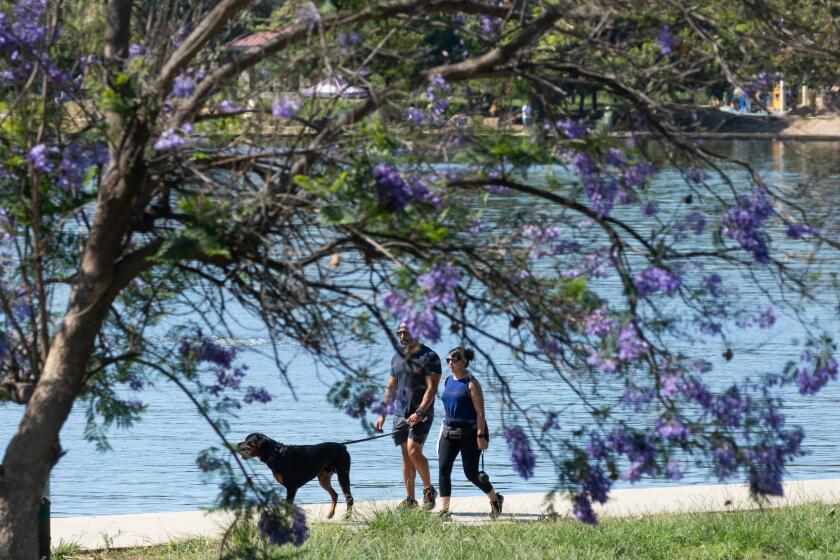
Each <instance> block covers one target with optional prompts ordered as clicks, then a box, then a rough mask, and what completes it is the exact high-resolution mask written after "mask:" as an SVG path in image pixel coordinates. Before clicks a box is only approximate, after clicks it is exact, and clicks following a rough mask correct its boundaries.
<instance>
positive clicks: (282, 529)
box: [257, 506, 309, 546]
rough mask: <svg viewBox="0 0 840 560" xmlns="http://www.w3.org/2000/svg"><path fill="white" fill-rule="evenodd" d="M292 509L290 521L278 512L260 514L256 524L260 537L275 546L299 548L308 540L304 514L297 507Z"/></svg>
mask: <svg viewBox="0 0 840 560" xmlns="http://www.w3.org/2000/svg"><path fill="white" fill-rule="evenodd" d="M292 508H293V509H292V513H291V516H290V517H291V518H290V519H286V518H285V517H284V516H282V515H281V513H280V512H279V511H273V512H265V511H264V512H262V513H261V514H260V519H259V521H258V522H257V529H258V530H259V532H260V536H261V537H262V538H264V539H266V540H268V542H269V543H271V544H273V545H277V546H281V545H284V544H287V543H290V544H293V545H294V546H301V545H302V544H303V543H304V542H306V540H307V539H308V538H309V529H308V528H307V526H306V514H305V513H304V511H303V510H302V509H301V508H299V507H297V506H292Z"/></svg>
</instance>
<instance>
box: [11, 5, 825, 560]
mask: <svg viewBox="0 0 840 560" xmlns="http://www.w3.org/2000/svg"><path fill="white" fill-rule="evenodd" d="M791 4H796V5H799V4H803V3H802V2H786V1H782V0H779V1H777V2H769V3H767V2H743V3H734V4H733V3H731V2H730V3H719V2H710V1H700V2H692V3H690V5H689V3H684V2H681V1H678V0H677V1H662V2H660V1H645V2H636V1H619V0H585V1H582V2H581V1H565V0H558V1H555V2H550V1H543V0H535V1H532V2H516V3H512V4H509V3H504V2H498V1H495V0H490V1H487V2H484V1H481V0H398V1H385V2H357V1H355V0H346V1H341V2H324V3H323V4H322V3H317V2H316V3H312V2H308V1H305V2H304V1H298V2H285V3H284V2H275V1H268V0H266V1H262V2H251V1H248V0H222V1H219V2H195V1H192V0H179V1H167V2H150V1H145V0H108V2H107V3H105V5H104V6H100V5H98V4H92V3H84V2H77V1H75V0H66V1H63V2H62V1H55V2H52V1H51V2H46V1H44V0H20V1H8V0H4V1H2V2H0V78H1V79H0V196H1V197H2V210H1V211H0V228H2V238H0V253H1V254H2V259H3V268H2V271H0V278H2V286H0V305H2V307H0V321H2V325H3V329H2V330H0V383H2V391H0V399H2V400H5V401H10V402H13V403H18V404H21V405H24V406H25V407H26V411H25V414H24V416H23V419H22V420H21V422H20V425H19V427H18V429H17V432H16V434H15V436H14V437H13V439H12V440H11V442H10V443H9V445H8V447H7V448H6V450H5V454H4V456H3V465H2V470H0V558H16V559H27V558H35V557H36V556H37V540H36V531H35V521H36V509H37V504H38V497H39V495H40V490H41V488H42V487H43V485H44V482H45V481H46V480H47V478H48V476H49V472H50V469H51V468H52V467H53V465H54V464H55V463H56V462H57V461H58V460H60V456H61V447H60V443H59V434H60V431H61V427H62V425H63V423H64V422H65V420H66V419H67V417H68V414H69V413H70V410H71V407H73V406H74V404H75V405H76V406H86V407H87V408H88V419H89V425H88V435H89V437H90V438H91V439H94V440H96V441H97V442H98V443H99V444H100V445H102V446H107V439H106V437H105V431H104V430H105V428H107V426H108V425H109V424H111V423H114V422H116V423H118V424H120V425H130V424H131V422H132V421H133V420H135V419H137V418H138V417H139V415H141V414H142V411H143V403H142V394H143V393H142V391H143V389H144V387H146V386H148V385H149V384H152V383H156V382H167V383H173V384H174V385H176V386H177V387H179V388H180V389H182V390H184V391H185V392H187V393H188V394H189V395H190V397H191V398H192V399H193V402H194V403H195V405H196V406H197V407H198V409H199V410H200V411H201V413H202V414H203V415H204V416H205V417H206V418H207V420H208V421H209V422H211V423H212V425H213V426H214V428H215V429H216V430H217V431H218V433H219V435H220V436H221V437H222V438H223V437H224V434H225V422H224V414H225V413H226V412H227V411H229V410H231V409H235V408H236V407H238V406H240V403H241V402H246V403H252V402H265V401H267V400H269V399H270V398H271V397H270V395H268V394H267V393H266V392H265V391H264V390H263V389H262V388H260V387H254V386H249V385H248V383H247V371H246V369H245V368H244V367H243V366H241V365H239V363H238V362H237V355H236V349H235V348H229V347H221V346H219V345H217V344H216V343H215V342H214V337H217V336H220V335H223V334H224V333H225V332H226V330H225V325H226V320H227V318H228V315H227V309H228V305H229V304H230V303H231V302H236V304H237V305H239V306H242V307H244V308H245V309H247V310H250V311H252V312H253V313H254V314H256V315H257V316H259V317H260V318H261V319H262V320H263V322H264V323H265V327H266V330H267V332H268V333H269V335H270V337H271V338H272V340H274V341H279V340H283V341H287V342H288V341H293V342H295V343H297V344H298V345H300V347H301V348H303V349H305V350H306V351H308V352H310V353H311V354H312V355H313V356H315V357H316V358H317V359H319V360H321V361H322V362H324V363H326V364H329V365H331V366H333V367H335V368H336V369H338V370H340V371H343V372H345V373H346V381H345V382H343V383H342V384H340V386H337V387H336V388H335V389H334V391H333V392H332V393H331V398H332V400H333V401H334V402H335V403H336V404H337V405H338V406H341V407H344V408H346V410H347V412H348V413H349V414H351V415H352V416H354V417H357V418H362V420H364V419H365V417H366V415H367V414H368V413H369V412H370V411H372V410H379V409H381V408H387V405H388V403H380V402H378V397H377V395H379V394H380V393H379V389H378V387H377V389H376V390H375V391H374V390H373V387H374V385H379V384H378V383H377V384H374V382H373V380H372V378H371V377H370V375H369V374H368V373H367V371H368V366H369V365H370V364H367V363H361V362H356V361H354V358H353V357H351V356H347V355H346V354H345V353H343V352H341V349H342V348H343V347H344V346H345V345H346V344H347V343H348V342H350V341H352V342H353V343H370V342H372V341H373V340H374V338H375V337H377V333H379V332H390V331H391V330H392V328H393V325H394V324H395V323H396V321H405V322H406V323H407V324H408V326H409V329H410V330H411V331H412V333H414V334H415V335H416V336H418V337H422V338H424V339H426V340H430V341H432V342H434V341H435V340H438V339H439V337H440V335H441V330H442V329H451V330H452V332H453V333H458V336H459V337H460V338H461V339H462V340H463V342H464V343H465V344H469V345H471V346H474V347H475V348H476V349H477V351H478V353H479V354H480V355H482V356H483V358H484V359H485V360H486V363H487V364H488V366H489V369H490V374H491V375H493V376H494V377H495V381H496V382H497V383H498V384H499V385H500V386H501V387H503V388H505V387H509V385H508V382H509V379H508V378H507V377H506V376H505V373H504V372H503V371H501V370H499V369H498V368H497V367H496V365H495V362H494V359H493V356H492V355H490V354H489V353H488V352H487V351H486V350H484V349H485V348H487V347H488V345H489V344H493V345H496V346H497V347H498V346H502V347H506V348H508V349H509V350H510V353H509V355H510V356H512V357H513V360H514V361H515V363H516V364H517V367H518V368H519V369H520V370H521V371H523V372H526V373H527V372H533V373H534V375H535V376H537V375H542V376H544V375H547V373H546V372H551V375H552V376H554V377H555V378H558V379H562V380H563V381H564V382H565V383H566V384H567V386H568V388H569V390H570V391H574V392H575V393H576V394H577V396H578V398H579V399H580V402H581V403H582V404H583V405H584V408H585V410H587V411H588V413H589V418H588V420H586V421H582V422H581V426H580V428H579V429H577V430H574V431H569V430H567V429H562V430H561V429H559V426H558V422H557V412H558V411H557V410H556V408H554V407H553V406H552V400H551V395H546V402H545V403H543V404H542V406H541V407H540V409H538V410H537V409H526V408H524V407H522V406H520V405H519V404H518V403H517V402H516V401H515V400H514V399H513V398H512V397H510V395H509V394H508V393H507V392H505V393H504V394H503V396H504V397H506V405H507V409H506V415H505V427H504V429H503V435H504V437H505V439H506V440H507V443H508V445H509V446H510V450H511V459H512V461H513V462H514V465H515V467H516V468H517V470H518V471H519V472H520V473H521V474H522V476H524V477H528V476H530V475H531V474H532V473H533V468H534V464H535V460H536V457H537V454H542V455H543V456H545V457H547V458H550V459H551V460H552V461H553V462H554V464H555V465H556V467H557V487H556V489H557V490H561V491H565V492H568V493H569V494H570V495H571V497H572V499H573V503H574V510H573V511H574V514H575V515H576V516H577V517H578V518H579V519H581V520H582V521H585V522H594V520H595V518H594V513H593V508H592V505H593V502H600V503H603V502H604V501H606V500H607V498H608V494H609V490H610V487H611V485H612V483H613V481H615V480H616V479H618V478H619V477H623V478H625V479H628V480H631V481H632V480H638V479H639V478H641V477H667V478H672V479H673V478H679V477H680V476H681V473H682V469H683V468H684V467H683V465H685V464H686V461H690V463H691V464H693V465H697V466H700V467H701V468H706V469H709V470H710V471H712V472H714V474H715V475H716V476H717V477H719V478H720V479H721V480H726V479H731V478H733V477H743V478H745V479H746V480H747V481H748V482H749V484H750V488H751V489H752V491H753V492H754V493H755V494H756V495H768V494H769V495H778V494H781V493H782V485H781V482H782V476H783V473H784V468H785V465H786V463H788V462H789V461H790V460H791V459H792V458H794V457H796V456H798V455H799V454H801V453H802V451H803V447H802V444H803V438H804V432H803V430H802V429H801V428H799V427H796V426H790V425H787V424H786V423H785V418H784V414H783V410H782V403H781V400H780V397H779V395H780V394H781V393H782V392H783V391H784V389H785V387H786V386H795V387H796V388H797V389H798V391H799V392H800V393H802V394H803V395H809V396H810V395H813V394H814V393H817V392H818V391H819V389H820V388H821V387H822V386H823V385H824V384H825V383H827V382H828V381H829V380H831V379H834V378H835V377H836V375H837V363H836V360H835V357H834V352H835V347H834V342H833V340H832V338H831V337H830V336H829V334H828V333H824V332H821V331H820V330H819V328H817V326H814V325H812V324H810V323H809V317H808V316H807V310H808V309H809V307H808V306H807V305H806V304H807V302H810V301H813V300H814V299H815V298H816V297H817V296H819V295H820V294H825V293H836V289H837V286H836V285H834V284H833V283H834V282H836V279H832V278H830V277H827V276H825V275H820V274H819V269H818V266H817V265H815V264H814V263H815V262H816V263H820V262H826V259H828V258H832V257H830V256H827V255H831V254H832V252H833V251H834V250H835V249H836V248H837V231H836V230H837V226H836V221H832V216H831V214H830V210H831V208H830V206H829V205H826V206H825V207H822V210H819V211H824V212H823V214H815V212H818V210H811V211H807V210H806V209H805V208H806V207H805V206H803V205H800V204H798V203H797V200H795V199H793V198H792V197H787V196H783V193H780V192H777V189H776V188H775V187H774V185H772V184H768V183H767V182H765V180H764V179H763V178H762V177H761V176H760V175H759V174H757V173H753V174H752V175H751V177H752V185H751V186H750V188H748V189H744V188H743V187H740V188H738V187H736V186H735V184H734V183H733V182H731V181H729V180H728V177H727V175H726V173H725V169H731V165H730V164H731V163H732V162H730V161H728V160H729V158H728V157H727V156H726V155H723V154H717V153H714V151H713V150H711V149H709V148H707V147H705V145H704V144H702V143H700V142H695V141H692V140H691V139H690V138H689V137H687V136H686V134H684V132H683V131H684V130H686V128H687V127H688V128H690V127H691V124H690V123H691V122H692V118H691V116H692V113H693V111H694V109H693V108H692V107H691V106H690V105H688V102H689V101H691V100H693V99H697V98H698V92H703V91H710V88H714V87H721V86H722V85H726V84H728V85H729V86H730V87H734V86H736V85H737V86H741V87H742V88H744V89H746V90H748V91H755V90H757V89H761V88H764V87H766V86H767V84H768V83H769V82H771V81H772V80H773V77H774V74H776V73H778V72H782V71H787V70H786V69H785V68H781V67H779V65H780V64H784V63H785V62H786V61H790V60H800V59H803V58H807V59H808V60H809V61H810V62H811V67H813V68H820V69H823V70H824V71H825V73H826V76H835V75H836V73H837V68H838V60H837V53H838V52H840V51H837V50H836V48H835V46H834V44H833V42H834V41H836V37H837V34H836V33H833V32H831V30H832V29H833V22H834V19H833V17H834V14H833V13H831V12H830V11H828V10H829V8H825V7H823V6H822V4H820V3H816V2H814V3H805V4H808V9H807V10H804V9H803V10H802V11H797V10H794V9H788V8H790V5H791ZM812 4H813V5H812ZM797 14H801V17H800V16H798V15H797ZM813 22H820V26H819V29H818V30H816V31H815V30H814V29H813ZM256 32H262V33H261V34H260V35H258V37H257V39H255V40H254V41H252V42H251V43H248V44H246V46H244V47H243V46H241V43H240V44H239V45H240V46H238V47H237V46H236V45H237V43H234V42H233V41H234V40H235V39H238V38H241V37H243V36H247V35H249V34H252V33H256ZM248 45H250V46H248ZM790 72H795V70H794V69H791V70H790ZM296 76H308V77H310V78H312V80H310V82H311V83H313V82H315V81H317V80H318V79H322V78H328V77H340V78H342V79H343V80H344V81H345V82H346V83H349V84H352V85H353V86H354V87H362V88H365V90H366V92H367V96H366V97H363V98H361V99H346V98H344V97H340V96H334V97H332V98H327V99H310V98H304V97H300V96H298V95H297V94H296V93H295V94H285V95H284V94H279V93H277V91H278V90H282V89H286V90H287V91H288V90H290V89H292V86H289V85H288V84H289V83H291V81H293V78H294V77H296ZM812 79H813V76H812ZM826 83H830V82H826ZM832 83H833V82H832ZM299 86H300V84H295V85H294V91H297V87H299ZM481 91H491V92H495V94H496V95H507V96H509V98H511V99H512V98H516V99H520V100H527V102H528V103H530V104H532V106H533V109H534V115H535V116H538V117H539V118H538V119H536V120H535V122H534V123H533V124H531V125H530V126H529V127H527V128H525V129H524V131H521V132H520V133H518V134H515V135H514V134H511V133H510V131H505V130H504V129H496V128H488V129H485V128H483V126H482V124H481V120H480V119H476V118H472V117H471V115H470V114H469V113H470V112H478V111H480V110H481V102H480V101H474V98H475V96H474V93H475V92H481ZM578 91H586V92H600V95H601V96H602V97H604V98H608V99H609V103H610V104H611V111H612V114H613V118H612V119H605V118H600V115H591V114H581V113H579V112H578V111H579V106H578V104H577V103H576V102H575V97H574V95H575V92H578ZM611 127H612V128H611ZM735 163H736V164H737V162H735ZM666 167H668V168H669V169H678V170H680V173H678V174H673V181H674V185H673V188H674V189H676V190H678V191H679V192H680V193H681V194H680V196H681V200H682V201H683V202H682V203H681V204H665V203H663V202H662V200H661V198H662V193H661V192H657V190H656V189H653V188H651V186H650V185H651V180H652V179H653V178H655V177H656V176H657V174H658V173H659V172H660V171H661V170H662V169H664V168H666ZM745 169H746V171H747V172H750V171H751V170H750V169H749V168H745ZM491 217H492V218H491ZM634 217H635V218H640V219H635V218H634ZM639 224H642V225H639ZM803 255H804V256H803ZM815 255H816V256H817V257H815ZM834 258H836V257H834ZM745 285H752V286H755V287H757V288H758V290H756V291H757V292H758V293H761V294H764V296H765V297H766V305H762V306H761V307H760V308H755V309H753V308H749V307H746V306H745V305H746V304H745V303H744V300H742V298H740V297H739V291H738V290H739V288H741V287H743V286H745ZM831 290H834V291H835V292H831ZM185 310H192V311H194V313H192V314H191V315H190V316H192V317H194V318H195V319H194V323H191V324H189V325H183V324H182V325H180V326H179V327H177V328H173V327H170V326H168V325H171V323H168V322H167V321H166V320H165V318H166V316H167V314H169V313H172V312H175V311H178V312H183V311H185ZM781 315H784V316H791V317H795V318H796V319H797V320H798V321H799V322H800V323H801V324H802V325H803V326H805V327H806V331H805V332H808V333H809V334H810V336H809V337H807V340H804V343H805V344H806V346H805V347H804V348H803V351H802V354H801V356H793V357H792V363H790V364H788V365H787V366H784V365H780V366H779V368H778V370H777V371H771V372H756V374H755V375H754V376H752V377H751V378H750V379H732V382H731V383H729V384H727V385H726V386H716V385H714V384H710V383H708V382H707V381H706V379H705V378H704V373H705V372H706V371H707V370H708V368H709V367H711V364H710V362H709V361H708V359H707V358H708V356H704V355H692V353H691V352H689V351H687V350H685V349H686V348H690V347H691V346H690V345H688V344H685V343H686V342H688V341H698V340H703V341H704V342H705V343H706V344H707V345H709V344H710V345H713V346H717V347H719V352H720V353H721V354H723V355H724V356H731V355H732V353H733V352H738V350H739V349H738V348H737V347H735V348H733V347H732V346H731V344H730V340H731V337H730V334H729V333H731V331H732V329H737V328H761V327H763V326H768V325H771V324H772V323H773V322H774V321H775V320H776V318H777V317H779V316H781ZM161 340H163V341H178V342H172V343H161V342H160V341H161ZM391 340H392V342H394V341H393V338H392V339H391ZM675 341H678V342H681V343H683V344H680V345H676V344H674V342H675ZM675 348H682V349H683V350H681V351H677V350H675ZM281 366H282V363H281V362H280V360H278V371H279V373H280V374H281V375H285V372H284V370H283V369H282V367H281ZM126 395H130V396H133V395H136V398H128V397H127V396H126ZM275 398H277V397H276V396H275ZM629 414H632V417H633V421H632V422H631V421H628V420H626V418H627V416H628V415H629ZM564 428H567V427H564ZM220 449H221V450H216V451H215V452H208V453H206V454H204V455H202V456H201V457H200V458H199V464H200V465H201V466H202V467H203V468H205V469H207V470H215V471H218V473H219V476H221V477H222V478H223V480H224V482H223V485H222V488H223V491H222V494H221V495H220V498H219V503H220V505H221V506H223V507H229V508H244V507H246V506H248V507H250V506H256V507H258V508H261V509H262V510H263V516H262V518H261V520H260V523H259V528H260V530H261V531H262V532H263V533H265V535H266V536H267V538H268V540H269V541H270V542H273V543H276V544H282V543H284V542H293V543H295V544H300V543H302V542H303V540H304V539H305V538H306V526H305V520H304V519H303V518H302V517H301V514H300V512H297V511H294V510H289V511H287V512H285V513H284V512H283V511H281V510H278V509H275V508H274V504H275V503H276V498H277V497H276V496H274V495H273V491H272V490H271V489H267V488H259V487H257V486H256V485H255V484H254V483H253V480H252V479H251V478H250V476H249V471H248V470H247V469H244V468H243V467H242V465H241V464H239V463H238V459H237V457H236V456H235V455H233V454H232V453H230V452H229V451H226V450H224V446H220Z"/></svg>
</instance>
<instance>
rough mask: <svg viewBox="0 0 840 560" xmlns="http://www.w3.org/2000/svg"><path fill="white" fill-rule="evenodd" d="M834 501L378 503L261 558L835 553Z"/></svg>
mask: <svg viewBox="0 0 840 560" xmlns="http://www.w3.org/2000/svg"><path fill="white" fill-rule="evenodd" d="M837 509H840V508H836V507H835V506H831V505H823V504H812V505H806V506H800V507H793V508H785V509H777V510H764V511H759V510H756V511H746V512H732V513H697V514H683V515H656V516H649V517H642V518H632V519H613V520H604V521H603V522H602V523H601V524H600V525H598V526H597V527H588V526H584V525H582V524H580V523H578V522H576V521H574V520H571V519H569V518H564V519H559V520H557V521H535V522H521V523H516V522H496V523H492V524H485V525H463V524H454V523H441V521H440V520H439V519H438V518H437V517H436V516H434V515H430V514H427V513H423V512H406V513H394V512H382V513H380V514H378V515H377V516H376V517H374V518H373V519H372V520H371V521H369V522H367V523H364V524H360V525H339V524H329V523H319V524H315V525H313V526H312V527H311V536H310V539H309V540H308V541H307V542H306V543H305V544H304V545H303V546H302V547H300V548H294V547H291V546H288V545H287V546H284V547H272V548H271V549H269V551H270V556H269V557H270V558H272V559H280V558H295V559H304V558H322V559H325V560H326V559H330V560H332V559H351V558H358V559H365V560H369V559H388V560H392V559H393V560H399V559H406V560H418V559H425V558H435V559H449V558H451V559H457V560H469V559H476V560H494V559H499V560H502V559H504V560H507V559H520V558H522V559H524V558H540V559H542V558H564V559H566V558H567V559H581V560H583V559H586V560H590V559H598V560H600V559H612V558H616V559H618V558H621V559H628V560H629V559H634V560H635V559H641V558H650V559H662V560H671V559H690V560H693V559H728V558H733V559H734V558H738V559H745V560H758V559H762V560H764V559H771V558H772V559H775V558H814V559H829V558H831V559H840V514H838V513H837ZM254 536H255V535H254V530H253V527H251V528H243V529H240V530H239V531H238V532H237V533H236V534H234V535H232V537H231V539H230V544H231V549H230V550H229V553H228V555H227V557H228V558H248V557H258V556H251V554H253V553H255V552H257V551H259V550H260V549H261V545H260V544H258V543H256V542H255V539H254ZM218 554H219V547H218V542H212V541H208V540H204V539H193V540H189V541H184V542H179V543H173V544H170V545H167V546H158V547H152V548H146V549H131V550H114V551H100V552H95V553H90V552H88V553H82V552H81V551H79V550H71V549H69V548H68V549H67V550H64V551H61V552H60V553H56V554H54V556H53V558H56V559H58V560H82V559H85V560H87V559H97V560H164V559H165V560H209V559H211V558H218Z"/></svg>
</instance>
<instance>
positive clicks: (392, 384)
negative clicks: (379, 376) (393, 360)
mask: <svg viewBox="0 0 840 560" xmlns="http://www.w3.org/2000/svg"><path fill="white" fill-rule="evenodd" d="M396 390H397V378H396V376H394V375H390V376H388V385H386V386H385V396H383V397H382V404H383V405H385V406H384V407H383V408H386V409H387V407H388V403H389V402H391V397H392V396H393V395H394V391H396ZM384 425H385V414H380V415H379V418H377V419H376V422H374V423H373V428H374V429H375V430H376V431H377V432H381V431H382V426H384Z"/></svg>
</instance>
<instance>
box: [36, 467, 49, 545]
mask: <svg viewBox="0 0 840 560" xmlns="http://www.w3.org/2000/svg"><path fill="white" fill-rule="evenodd" d="M38 558H41V559H43V558H47V559H49V558H50V479H49V477H47V482H45V483H44V490H43V491H42V492H41V505H40V506H39V507H38Z"/></svg>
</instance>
